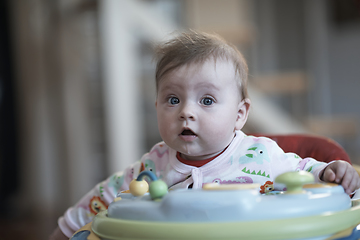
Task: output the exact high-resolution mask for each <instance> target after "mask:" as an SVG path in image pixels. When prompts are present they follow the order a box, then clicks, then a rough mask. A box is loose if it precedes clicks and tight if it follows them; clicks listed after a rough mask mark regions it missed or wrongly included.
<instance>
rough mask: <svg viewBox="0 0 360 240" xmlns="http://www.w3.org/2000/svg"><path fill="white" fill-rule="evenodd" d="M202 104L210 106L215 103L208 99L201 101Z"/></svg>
mask: <svg viewBox="0 0 360 240" xmlns="http://www.w3.org/2000/svg"><path fill="white" fill-rule="evenodd" d="M201 103H202V104H204V105H206V106H209V105H211V104H213V103H214V100H212V99H211V98H208V97H206V98H203V99H201Z"/></svg>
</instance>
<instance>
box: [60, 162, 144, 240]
mask: <svg viewBox="0 0 360 240" xmlns="http://www.w3.org/2000/svg"><path fill="white" fill-rule="evenodd" d="M140 166H141V164H140V162H137V163H135V164H133V165H132V166H130V167H129V168H127V169H126V170H125V171H123V172H117V173H115V174H113V175H111V176H110V177H109V178H108V179H106V180H105V181H103V182H101V183H99V184H97V185H96V186H95V187H94V188H93V189H92V190H91V191H90V192H88V193H87V194H86V195H85V196H84V197H83V198H82V199H81V200H80V201H79V202H78V203H76V204H75V205H74V206H73V207H71V208H69V209H68V210H67V211H66V212H65V214H64V216H62V217H60V218H59V220H58V225H59V228H60V229H61V231H62V232H63V233H64V234H65V235H66V236H67V237H69V238H70V237H71V236H72V235H73V234H74V233H75V232H76V231H77V230H79V229H80V228H81V227H83V226H84V225H86V224H88V223H89V222H91V221H92V219H93V218H94V216H95V215H96V214H98V213H99V212H100V211H103V210H106V209H107V207H108V206H109V204H110V203H111V202H112V201H113V199H114V198H115V197H116V195H117V193H118V192H119V191H123V190H128V189H129V184H130V181H131V180H132V179H133V178H135V177H137V175H138V174H139V171H141V170H140Z"/></svg>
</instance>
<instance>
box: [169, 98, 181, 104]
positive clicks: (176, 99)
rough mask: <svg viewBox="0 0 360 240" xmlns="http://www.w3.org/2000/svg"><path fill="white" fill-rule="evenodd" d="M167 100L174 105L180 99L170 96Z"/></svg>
mask: <svg viewBox="0 0 360 240" xmlns="http://www.w3.org/2000/svg"><path fill="white" fill-rule="evenodd" d="M168 101H169V103H170V104H171V105H176V104H179V103H180V99H178V98H177V97H171V98H169V100H168Z"/></svg>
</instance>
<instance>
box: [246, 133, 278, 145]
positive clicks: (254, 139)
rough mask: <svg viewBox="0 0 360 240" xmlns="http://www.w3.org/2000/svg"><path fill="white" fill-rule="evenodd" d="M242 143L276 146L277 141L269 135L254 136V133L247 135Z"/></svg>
mask: <svg viewBox="0 0 360 240" xmlns="http://www.w3.org/2000/svg"><path fill="white" fill-rule="evenodd" d="M241 144H246V145H252V144H262V145H265V146H274V145H277V143H276V142H275V141H274V140H272V139H271V138H268V137H263V136H252V135H245V136H244V138H243V140H242V142H241Z"/></svg>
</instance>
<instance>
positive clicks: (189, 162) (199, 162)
mask: <svg viewBox="0 0 360 240" xmlns="http://www.w3.org/2000/svg"><path fill="white" fill-rule="evenodd" d="M226 148H227V147H226ZM226 148H225V149H224V150H223V151H221V152H220V153H218V154H216V155H215V156H212V157H210V158H206V159H202V160H188V159H185V158H182V157H181V153H180V152H177V153H176V158H177V159H178V160H179V161H180V162H182V163H184V164H186V165H190V166H194V167H201V166H203V165H205V164H207V163H209V162H211V161H212V160H214V159H215V158H217V157H218V156H220V155H221V154H222V153H223V152H224V151H225V150H226Z"/></svg>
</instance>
